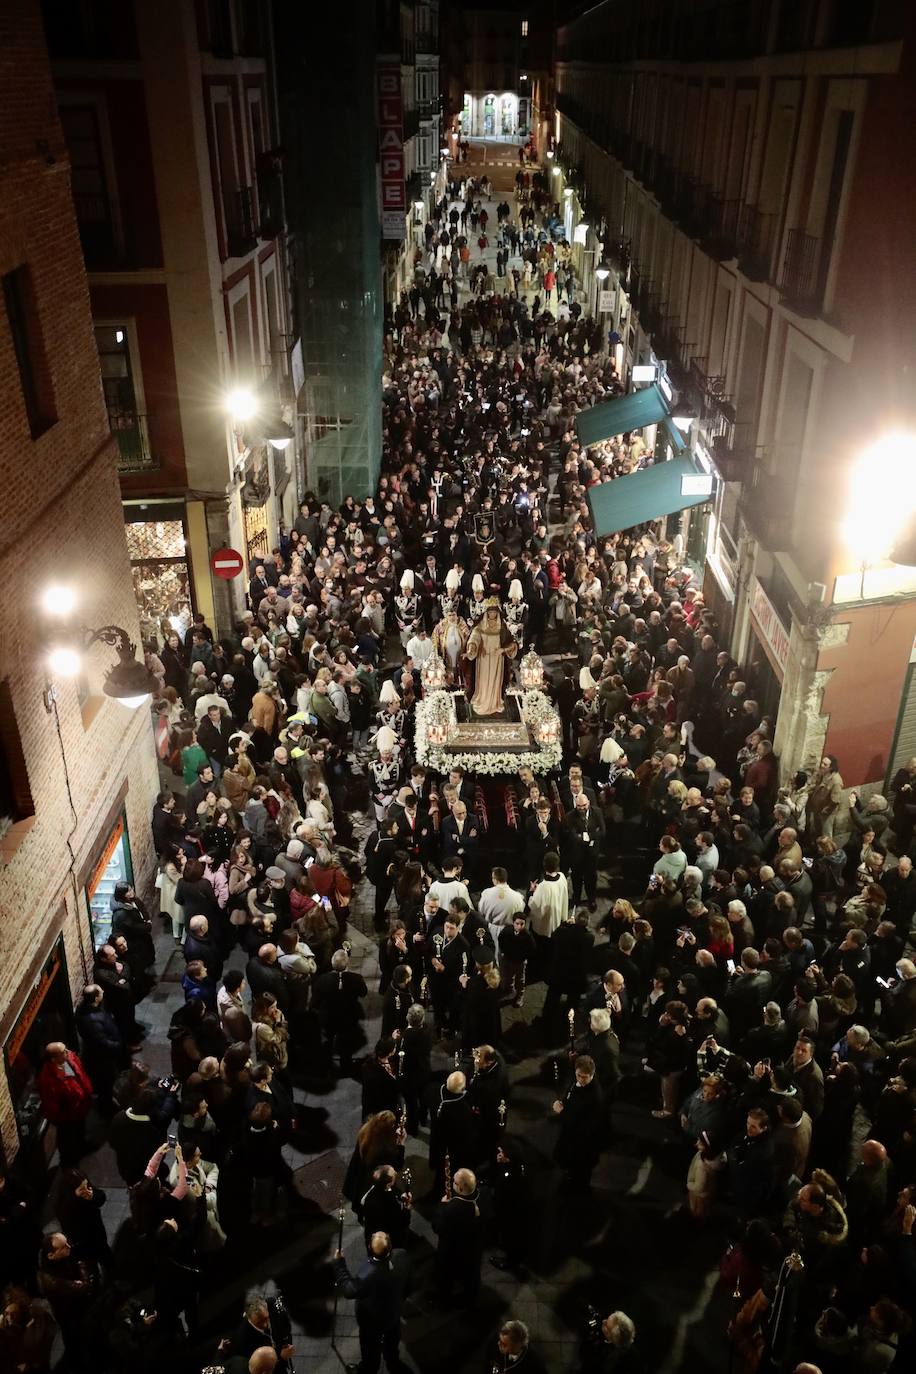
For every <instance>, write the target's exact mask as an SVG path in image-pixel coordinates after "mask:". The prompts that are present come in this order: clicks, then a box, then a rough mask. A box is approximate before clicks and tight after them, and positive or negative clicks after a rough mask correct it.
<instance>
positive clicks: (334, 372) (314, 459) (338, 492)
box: [276, 5, 382, 505]
mask: <svg viewBox="0 0 916 1374" xmlns="http://www.w3.org/2000/svg"><path fill="white" fill-rule="evenodd" d="M276 25H277V29H276V48H277V69H278V70H277V77H278V85H279V99H280V118H281V125H282V141H283V144H284V147H286V148H287V149H288V151H289V157H288V159H287V164H286V165H287V175H286V182H285V185H286V197H287V220H288V223H289V229H290V250H291V260H292V261H291V266H292V270H293V275H294V285H293V302H292V304H293V316H294V328H293V333H294V336H295V337H298V338H299V339H301V342H302V362H303V370H304V374H305V381H304V383H303V385H302V387H301V389H300V391H299V396H298V410H299V415H300V416H301V417H302V421H303V426H304V430H305V450H306V482H307V485H308V486H309V487H310V488H311V489H312V490H314V491H315V492H316V493H317V495H318V496H319V497H320V498H321V499H322V500H325V501H328V502H330V503H332V504H335V505H336V504H338V503H339V502H340V501H341V500H342V499H343V497H344V496H345V495H351V494H352V495H353V496H356V497H363V496H367V495H368V494H369V493H370V492H371V491H373V490H374V489H375V485H376V481H377V478H378V470H379V464H380V461H381V450H382V434H381V404H380V395H381V375H382V279H381V267H380V222H379V203H378V189H377V186H378V181H377V168H376V150H377V132H376V110H375V106H374V100H375V86H376V82H375V60H376V54H375V35H374V32H373V27H372V24H371V22H368V19H367V22H363V21H362V19H361V21H360V23H359V24H358V25H354V23H353V15H352V12H351V11H350V10H348V9H346V8H340V9H338V10H334V9H333V8H332V9H331V10H330V11H326V12H324V14H323V16H322V41H321V42H320V43H316V42H315V39H314V33H313V16H312V15H311V13H310V9H309V6H306V5H302V6H298V5H287V6H281V7H279V9H278V10H277V11H276ZM316 110H320V111H321V130H320V136H317V137H316V129H315V111H316ZM342 169H345V171H342Z"/></svg>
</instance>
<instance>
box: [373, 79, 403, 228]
mask: <svg viewBox="0 0 916 1374" xmlns="http://www.w3.org/2000/svg"><path fill="white" fill-rule="evenodd" d="M375 80H376V93H377V97H378V103H377V117H378V157H379V173H380V182H381V188H382V238H383V239H403V238H405V237H406V235H407V220H406V216H407V182H406V180H405V175H404V112H403V106H402V101H401V68H400V65H399V64H398V63H396V62H386V63H379V65H378V66H377V67H376V76H375Z"/></svg>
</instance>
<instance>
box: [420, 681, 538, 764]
mask: <svg viewBox="0 0 916 1374" xmlns="http://www.w3.org/2000/svg"><path fill="white" fill-rule="evenodd" d="M520 708H521V717H522V720H523V721H524V722H525V724H526V725H527V726H528V728H529V729H530V730H531V732H532V734H533V735H534V737H535V739H536V740H537V741H538V744H539V746H540V747H539V748H536V749H528V750H525V751H523V752H522V753H515V752H514V751H513V752H511V753H509V752H496V753H490V752H488V751H484V750H480V751H477V750H473V751H467V752H464V753H454V752H453V751H452V750H448V751H446V750H445V749H444V748H443V745H444V744H445V743H447V741H448V737H449V733H450V730H451V727H452V725H453V724H454V721H455V703H454V698H453V696H452V695H451V693H450V692H431V693H430V695H429V696H428V697H424V698H423V700H422V701H420V702H418V703H417V707H416V715H415V721H416V731H415V739H414V755H415V757H416V760H417V762H418V763H422V764H423V765H424V767H427V768H433V769H435V771H436V772H437V773H447V772H448V770H449V769H450V768H464V769H466V770H467V771H468V772H470V773H481V774H483V775H484V776H486V777H496V776H498V775H499V774H500V773H517V772H518V770H519V769H520V768H530V769H531V771H532V772H533V773H540V774H544V773H552V772H555V771H556V770H557V769H558V768H559V767H560V764H561V762H562V759H563V745H562V739H561V731H560V719H559V716H558V715H557V713H556V711H555V710H554V708H553V707H552V706H551V704H550V702H549V701H548V700H547V698H546V697H545V696H544V693H543V692H538V691H528V692H524V693H522V694H521V698H520Z"/></svg>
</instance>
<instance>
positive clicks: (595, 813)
mask: <svg viewBox="0 0 916 1374" xmlns="http://www.w3.org/2000/svg"><path fill="white" fill-rule="evenodd" d="M566 835H567V840H568V844H569V858H570V863H571V865H572V899H573V901H574V902H576V903H578V902H579V901H580V900H581V898H582V888H583V886H584V887H585V892H586V895H587V897H588V908H589V911H597V910H598V854H599V852H600V850H601V848H602V846H603V844H604V817H603V816H602V814H601V812H600V811H599V810H598V808H597V806H592V804H591V801H590V800H589V797H588V794H587V793H586V792H580V793H579V794H578V796H577V797H576V803H575V806H574V807H573V811H572V814H571V815H569V816H567V818H566Z"/></svg>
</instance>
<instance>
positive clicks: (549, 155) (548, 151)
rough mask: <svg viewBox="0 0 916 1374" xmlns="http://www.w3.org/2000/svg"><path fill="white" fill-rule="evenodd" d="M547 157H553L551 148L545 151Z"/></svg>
mask: <svg viewBox="0 0 916 1374" xmlns="http://www.w3.org/2000/svg"><path fill="white" fill-rule="evenodd" d="M547 156H548V157H553V149H552V148H548V149H547Z"/></svg>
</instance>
